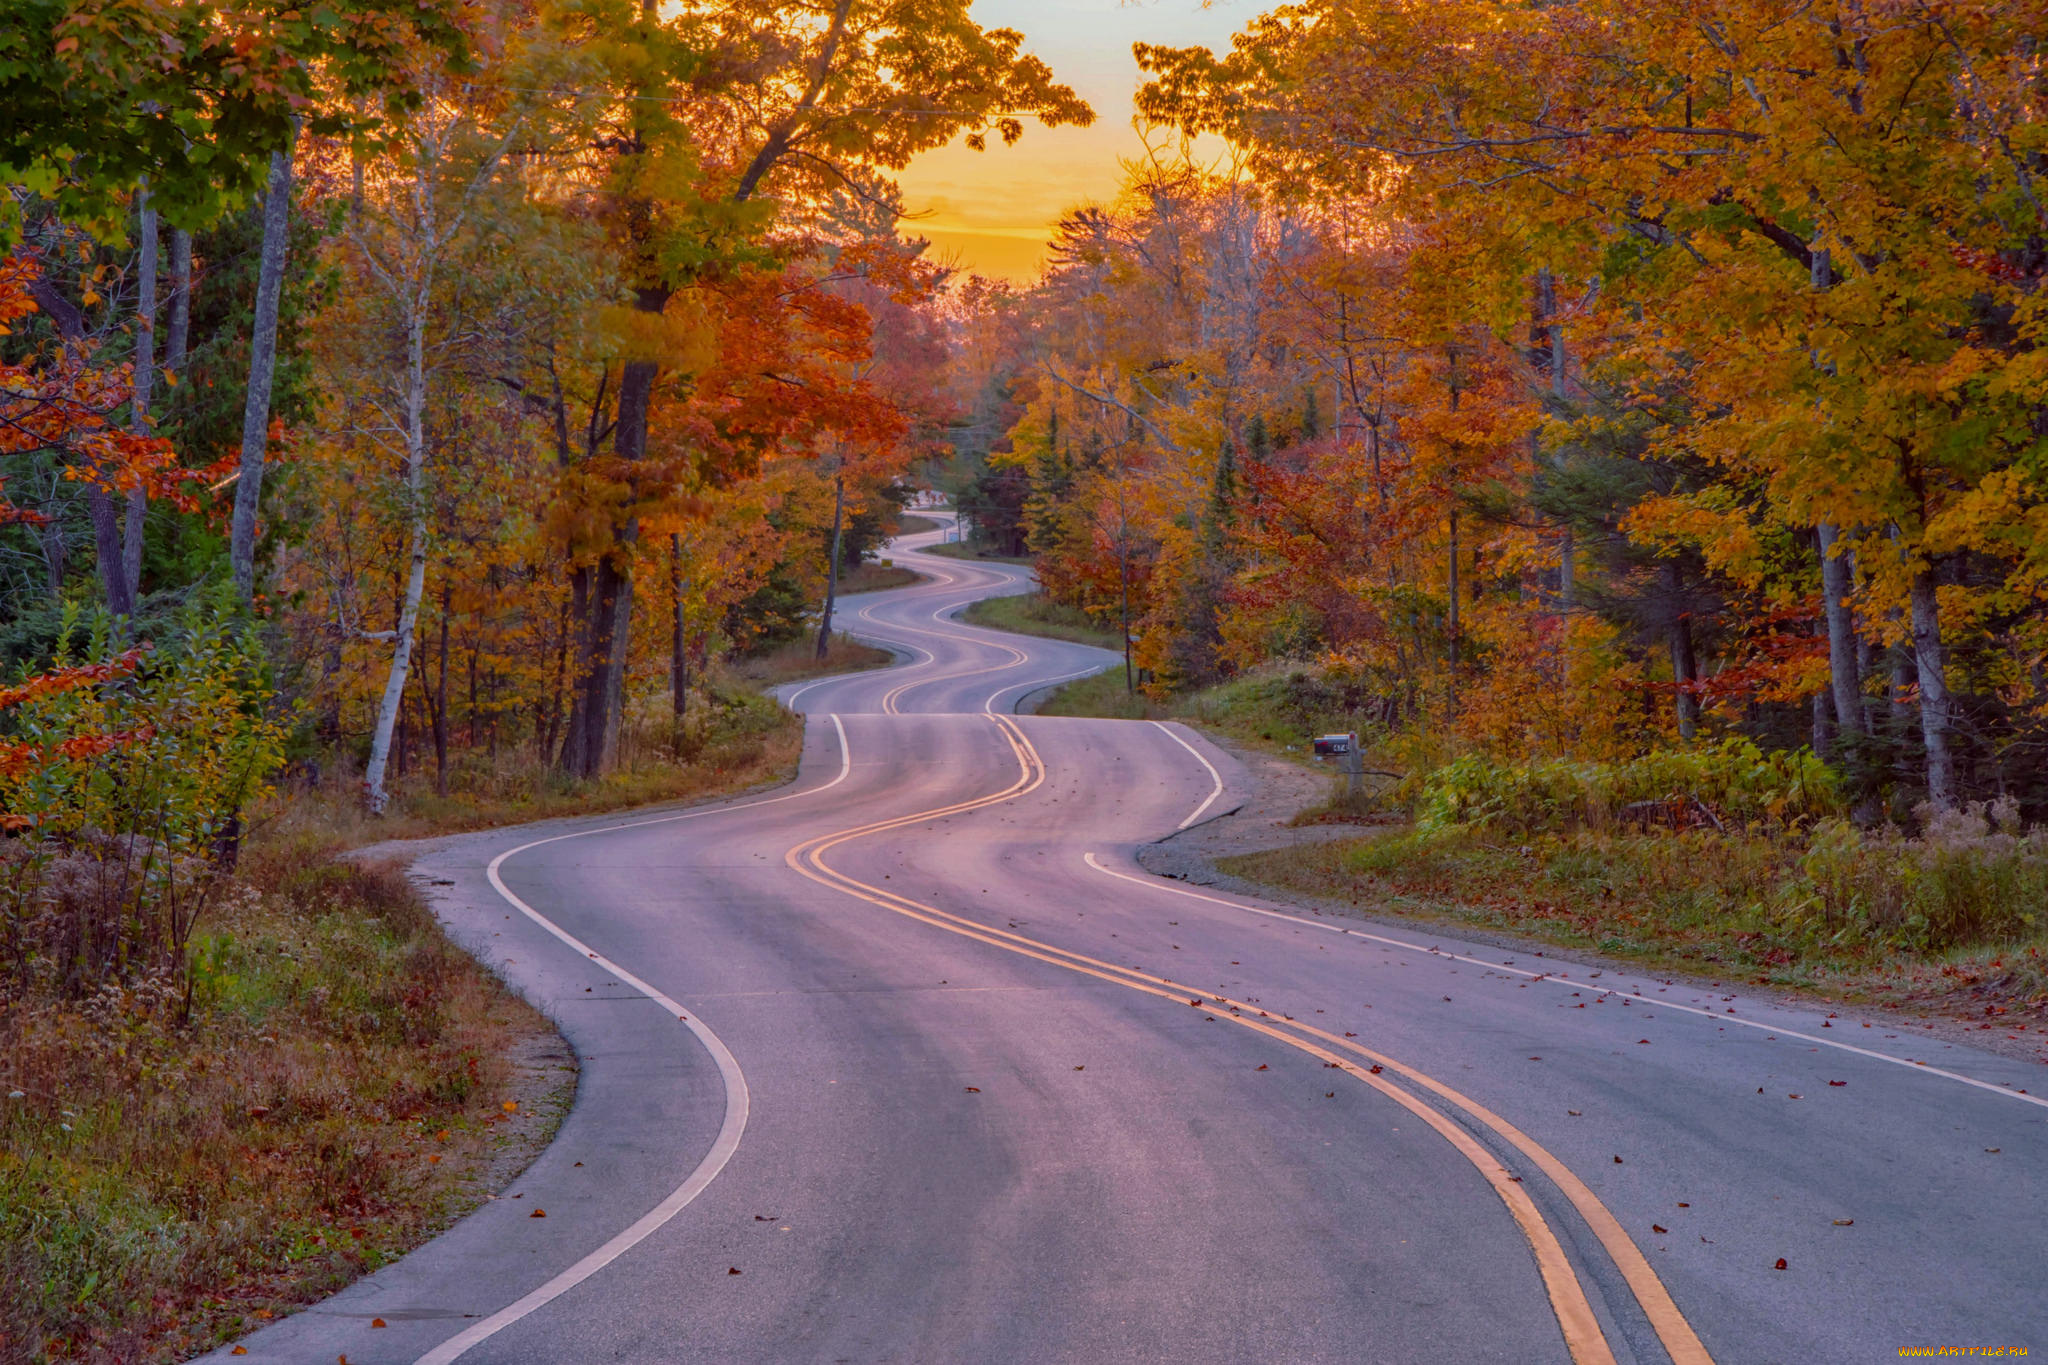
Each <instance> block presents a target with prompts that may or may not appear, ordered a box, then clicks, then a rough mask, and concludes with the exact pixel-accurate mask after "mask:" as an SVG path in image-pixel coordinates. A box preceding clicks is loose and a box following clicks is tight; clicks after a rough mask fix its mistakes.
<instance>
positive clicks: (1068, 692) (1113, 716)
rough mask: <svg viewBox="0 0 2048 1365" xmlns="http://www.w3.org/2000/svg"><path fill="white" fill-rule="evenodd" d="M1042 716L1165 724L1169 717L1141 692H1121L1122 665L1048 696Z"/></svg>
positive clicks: (1076, 680)
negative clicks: (1144, 721)
mask: <svg viewBox="0 0 2048 1365" xmlns="http://www.w3.org/2000/svg"><path fill="white" fill-rule="evenodd" d="M1038 714H1039V715H1041V716H1097V717H1103V718H1107V719H1109V720H1164V719H1166V718H1167V717H1168V716H1169V715H1170V714H1171V713H1170V712H1168V711H1167V710H1166V709H1165V708H1163V707H1161V706H1160V705H1159V704H1158V703H1156V702H1154V701H1152V700H1151V699H1150V698H1148V697H1147V696H1146V695H1145V694H1144V693H1143V692H1127V691H1125V690H1124V669H1123V665H1122V664H1118V665H1117V666H1116V667H1114V668H1112V669H1110V670H1109V671H1108V672H1107V673H1095V674H1091V675H1090V676H1088V677H1086V678H1077V679H1075V680H1074V681H1073V682H1070V683H1067V684H1066V685H1065V686H1063V687H1060V688H1059V689H1057V690H1056V691H1054V692H1053V693H1052V694H1051V695H1050V696H1048V697H1047V698H1046V699H1045V701H1044V702H1043V703H1042V704H1041V705H1040V706H1039V708H1038Z"/></svg>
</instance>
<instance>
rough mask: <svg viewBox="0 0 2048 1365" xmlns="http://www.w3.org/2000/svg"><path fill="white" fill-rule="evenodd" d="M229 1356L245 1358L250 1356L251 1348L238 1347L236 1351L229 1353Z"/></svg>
mask: <svg viewBox="0 0 2048 1365" xmlns="http://www.w3.org/2000/svg"><path fill="white" fill-rule="evenodd" d="M228 1354H229V1355H231V1356H245V1355H247V1354H249V1348H248V1347H246V1346H237V1347H236V1348H235V1349H234V1350H232V1351H229V1352H228Z"/></svg>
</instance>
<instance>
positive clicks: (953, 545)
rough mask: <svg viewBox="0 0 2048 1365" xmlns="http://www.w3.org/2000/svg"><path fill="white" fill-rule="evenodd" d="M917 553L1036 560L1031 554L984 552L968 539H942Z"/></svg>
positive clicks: (1002, 560) (1021, 561) (1012, 561)
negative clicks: (993, 553) (994, 553)
mask: <svg viewBox="0 0 2048 1365" xmlns="http://www.w3.org/2000/svg"><path fill="white" fill-rule="evenodd" d="M919 553H920V554H928V555H944V556H945V557H946V558H947V559H983V560H990V561H993V562H994V563H997V564H1032V563H1036V562H1037V559H1036V556H1033V555H992V554H984V553H982V552H981V551H979V550H977V549H975V548H974V542H973V541H970V540H954V541H942V542H940V543H939V544H937V545H927V546H925V547H924V548H923V549H922V550H920V551H919Z"/></svg>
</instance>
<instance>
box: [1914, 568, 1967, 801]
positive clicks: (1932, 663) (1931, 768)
mask: <svg viewBox="0 0 2048 1365" xmlns="http://www.w3.org/2000/svg"><path fill="white" fill-rule="evenodd" d="M1911 603H1912V611H1913V664H1914V667H1915V668H1916V669H1917V670H1918V672H1919V674H1920V735H1921V738H1922V740H1923V741H1924V742H1925V744H1926V746H1927V800H1928V802H1929V803H1930V804H1931V805H1932V806H1933V807H1934V808H1935V809H1936V810H1953V809H1955V804H1956V771H1955V755H1954V754H1953V753H1952V752H1951V750H1950V749H1949V732H1950V730H1951V728H1952V726H1953V721H1954V717H1953V715H1952V712H1951V702H1950V698H1949V691H1948V661H1947V659H1946V658H1945V657H1944V654H1945V652H1944V650H1943V648H1942V643H1941V615H1940V612H1939V611H1938V610H1937V603H1936V599H1935V582H1934V566H1933V565H1932V564H1928V565H1926V566H1925V567H1923V568H1921V569H1920V570H1919V571H1918V572H1916V573H1915V574H1914V575H1913V582H1912V590H1911Z"/></svg>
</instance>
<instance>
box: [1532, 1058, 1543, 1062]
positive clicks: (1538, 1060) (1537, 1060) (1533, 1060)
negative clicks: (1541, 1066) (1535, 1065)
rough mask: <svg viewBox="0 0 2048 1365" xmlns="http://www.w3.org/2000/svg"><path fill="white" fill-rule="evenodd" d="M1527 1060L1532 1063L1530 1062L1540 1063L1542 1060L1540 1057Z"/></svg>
mask: <svg viewBox="0 0 2048 1365" xmlns="http://www.w3.org/2000/svg"><path fill="white" fill-rule="evenodd" d="M1529 1060H1530V1061H1532V1062H1540V1061H1542V1060H1543V1059H1542V1058H1541V1057H1531V1058H1530V1059H1529Z"/></svg>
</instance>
